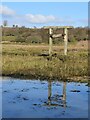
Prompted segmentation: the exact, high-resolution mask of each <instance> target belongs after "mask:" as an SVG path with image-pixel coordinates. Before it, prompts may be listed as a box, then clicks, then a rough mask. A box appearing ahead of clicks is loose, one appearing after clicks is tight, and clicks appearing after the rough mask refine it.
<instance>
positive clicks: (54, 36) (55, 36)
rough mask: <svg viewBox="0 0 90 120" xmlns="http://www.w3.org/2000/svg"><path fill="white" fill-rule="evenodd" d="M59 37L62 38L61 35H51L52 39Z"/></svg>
mask: <svg viewBox="0 0 90 120" xmlns="http://www.w3.org/2000/svg"><path fill="white" fill-rule="evenodd" d="M61 36H62V34H53V35H52V38H58V37H61Z"/></svg>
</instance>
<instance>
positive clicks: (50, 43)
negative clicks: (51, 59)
mask: <svg viewBox="0 0 90 120" xmlns="http://www.w3.org/2000/svg"><path fill="white" fill-rule="evenodd" d="M52 33H53V30H52V28H49V55H50V56H52V37H51V36H50V35H52Z"/></svg>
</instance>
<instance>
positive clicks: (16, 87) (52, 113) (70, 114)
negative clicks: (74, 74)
mask: <svg viewBox="0 0 90 120" xmlns="http://www.w3.org/2000/svg"><path fill="white" fill-rule="evenodd" d="M88 92H89V90H88V86H87V85H86V84H85V83H82V84H81V83H74V82H70V83H67V82H59V81H55V82H52V81H40V80H20V79H14V78H3V89H2V97H3V101H2V106H3V111H2V115H3V118H88Z"/></svg>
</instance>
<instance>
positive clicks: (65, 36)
mask: <svg viewBox="0 0 90 120" xmlns="http://www.w3.org/2000/svg"><path fill="white" fill-rule="evenodd" d="M64 34H65V35H64V55H67V44H68V29H67V28H64Z"/></svg>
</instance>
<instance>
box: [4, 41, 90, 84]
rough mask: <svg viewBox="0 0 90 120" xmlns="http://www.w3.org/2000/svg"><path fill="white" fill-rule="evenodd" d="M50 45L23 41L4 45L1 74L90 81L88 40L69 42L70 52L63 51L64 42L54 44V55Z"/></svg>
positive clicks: (31, 77)
mask: <svg viewBox="0 0 90 120" xmlns="http://www.w3.org/2000/svg"><path fill="white" fill-rule="evenodd" d="M48 49H49V46H48V45H44V44H43V45H32V44H31V45H30V44H21V43H7V44H6V43H3V44H2V75H3V76H11V77H19V78H30V79H35V78H36V79H47V80H48V79H52V80H57V79H58V80H68V81H80V82H87V81H88V79H87V76H88V42H87V41H81V42H78V43H75V44H69V45H68V55H67V56H64V54H63V49H64V47H63V44H62V45H61V46H57V45H55V46H53V56H52V58H51V57H49V56H48Z"/></svg>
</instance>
